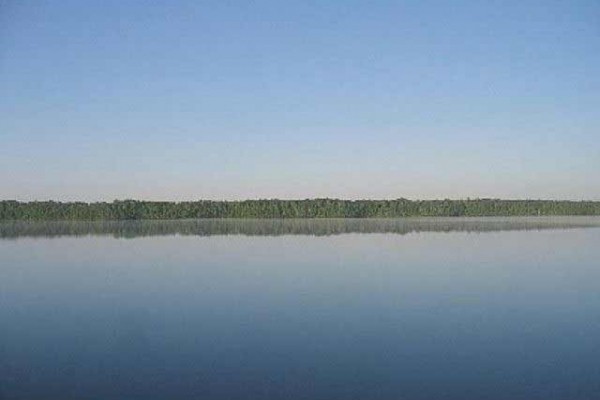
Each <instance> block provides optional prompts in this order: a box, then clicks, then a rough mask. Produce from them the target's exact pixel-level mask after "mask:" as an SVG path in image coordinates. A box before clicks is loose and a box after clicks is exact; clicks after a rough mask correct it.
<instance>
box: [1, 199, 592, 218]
mask: <svg viewBox="0 0 600 400" xmlns="http://www.w3.org/2000/svg"><path fill="white" fill-rule="evenodd" d="M540 215H600V202H597V201H596V202H594V201H552V200H496V199H473V200H407V199H397V200H338V199H311V200H245V201H206V200H203V201H192V202H154V201H136V200H122V201H121V200H119V201H113V202H111V203H108V202H97V203H82V202H68V203H62V202H55V201H43V202H18V201H11V200H8V201H0V220H38V221H39V220H42V221H43V220H46V221H50V220H89V221H97V220H141V219H192V218H394V217H460V216H540Z"/></svg>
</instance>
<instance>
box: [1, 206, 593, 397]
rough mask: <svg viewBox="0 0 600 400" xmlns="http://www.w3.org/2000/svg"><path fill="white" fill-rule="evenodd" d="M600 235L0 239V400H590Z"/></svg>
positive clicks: (317, 227)
mask: <svg viewBox="0 0 600 400" xmlns="http://www.w3.org/2000/svg"><path fill="white" fill-rule="evenodd" d="M599 360H600V218H598V217H555V218H546V217H537V218H536V217H532V218H408V219H389V220H385V219H381V220H370V219H369V220H185V221H131V222H39V223H37V222H35V223H34V222H5V223H0V399H2V400H12V399H23V400H25V399H27V400H35V399H62V400H68V399H78V400H80V399H98V400H100V399H102V400H110V399H115V400H117V399H119V400H121V399H140V400H141V399H144V400H151V399H232V400H237V399H386V400H390V399H428V400H429V399H461V400H464V399H528V400H529V399H544V400H550V399H557V400H558V399H561V400H563V399H570V400H571V399H596V398H600V361H599Z"/></svg>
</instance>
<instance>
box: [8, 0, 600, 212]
mask: <svg viewBox="0 0 600 400" xmlns="http://www.w3.org/2000/svg"><path fill="white" fill-rule="evenodd" d="M275 197H277V198H306V197H342V198H397V197H408V198H446V197H448V198H464V197H503V198H562V199H596V200H600V2H598V1H597V0H590V1H552V0H543V1H475V0H474V1H427V0H425V1H422V0H419V1H298V2H285V1H284V2H282V1H232V2H229V1H210V2H208V1H163V2H154V1H74V0H61V1H58V0H56V1H17V0H4V1H0V199H18V200H44V199H57V200H85V201H92V200H112V199H115V198H120V199H122V198H143V199H152V200H189V199H197V198H207V199H240V198H275Z"/></svg>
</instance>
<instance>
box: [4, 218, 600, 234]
mask: <svg viewBox="0 0 600 400" xmlns="http://www.w3.org/2000/svg"><path fill="white" fill-rule="evenodd" d="M585 227H600V217H486V218H398V219H201V220H157V221H155V220H145V221H49V222H48V221H46V222H27V221H9V222H2V223H0V238H3V239H9V238H18V237H60V236H88V235H94V236H97V235H102V236H105V235H110V236H114V237H117V238H134V237H141V236H164V235H192V236H213V235H247V236H280V235H311V236H329V235H339V234H345V233H394V234H400V235H405V234H409V233H413V232H455V231H459V232H460V231H464V232H493V231H516V230H546V229H568V228H585Z"/></svg>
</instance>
